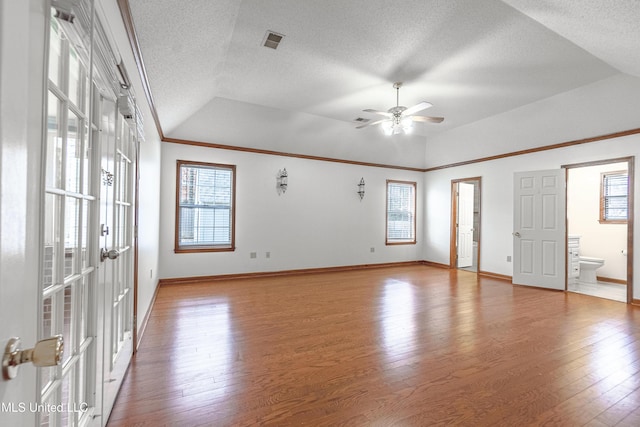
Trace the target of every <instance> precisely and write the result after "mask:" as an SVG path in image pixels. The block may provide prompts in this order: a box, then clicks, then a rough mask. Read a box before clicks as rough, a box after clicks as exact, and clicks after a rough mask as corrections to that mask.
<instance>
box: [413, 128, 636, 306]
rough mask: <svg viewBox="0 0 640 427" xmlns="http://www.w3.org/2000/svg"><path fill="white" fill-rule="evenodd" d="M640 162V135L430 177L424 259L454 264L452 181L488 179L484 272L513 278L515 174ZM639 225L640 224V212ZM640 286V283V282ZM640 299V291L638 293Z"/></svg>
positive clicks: (484, 203)
mask: <svg viewBox="0 0 640 427" xmlns="http://www.w3.org/2000/svg"><path fill="white" fill-rule="evenodd" d="M627 156H636V157H638V156H640V135H631V136H626V137H621V138H616V139H611V140H605V141H600V142H594V143H589V144H582V145H578V146H573V147H567V148H561V149H557V150H551V151H542V152H538V153H531V154H527V155H522V156H516V157H507V158H503V159H498V160H492V161H488V162H482V163H475V164H470V165H465V166H459V167H454V168H448V169H441V170H436V171H432V172H427V173H426V178H425V191H426V204H427V215H426V218H425V247H424V249H425V252H424V259H426V260H429V261H433V262H438V263H443V264H448V263H449V233H450V213H449V211H450V209H449V206H451V194H450V188H451V180H452V179H459V178H466V177H473V176H481V177H482V213H481V237H480V240H481V244H480V251H481V260H480V270H482V271H488V272H492V273H498V274H503V275H507V276H511V275H512V274H513V268H512V264H511V263H509V262H507V256H510V255H512V253H513V237H512V235H511V233H512V232H513V174H514V172H516V171H527V170H545V169H557V168H560V167H561V166H562V165H565V164H567V165H568V164H575V163H581V162H589V161H596V160H604V159H613V158H618V157H627ZM638 175H639V174H637V173H636V176H635V200H640V199H639V197H640V178H639V176H638ZM634 221H635V223H636V224H640V208H638V207H636V210H635V217H634ZM639 242H640V237H638V236H636V237H635V244H634V267H635V268H634V270H635V271H640V270H639V268H640V243H639ZM635 280H636V282H638V281H640V278H636V279H635ZM634 298H636V299H637V298H640V286H639V285H636V286H635V287H634Z"/></svg>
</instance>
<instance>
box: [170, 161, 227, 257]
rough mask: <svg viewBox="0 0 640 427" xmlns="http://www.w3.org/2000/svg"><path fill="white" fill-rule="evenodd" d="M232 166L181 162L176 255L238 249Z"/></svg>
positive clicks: (179, 163) (177, 203)
mask: <svg viewBox="0 0 640 427" xmlns="http://www.w3.org/2000/svg"><path fill="white" fill-rule="evenodd" d="M235 172H236V167H235V166H232V165H218V164H213V163H201V162H188V161H184V160H178V167H177V184H176V191H177V194H176V247H175V252H196V251H208V252H213V251H233V250H234V249H235V241H234V240H235V239H234V236H235V233H234V222H235V216H234V204H235V203H234V202H235V175H236V174H235Z"/></svg>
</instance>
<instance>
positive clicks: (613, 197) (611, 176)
mask: <svg viewBox="0 0 640 427" xmlns="http://www.w3.org/2000/svg"><path fill="white" fill-rule="evenodd" d="M601 177H602V180H601V182H602V185H601V187H600V222H601V223H612V224H615V223H626V222H627V216H628V195H627V194H628V191H629V190H628V189H629V175H628V174H627V171H618V172H605V173H603V174H601Z"/></svg>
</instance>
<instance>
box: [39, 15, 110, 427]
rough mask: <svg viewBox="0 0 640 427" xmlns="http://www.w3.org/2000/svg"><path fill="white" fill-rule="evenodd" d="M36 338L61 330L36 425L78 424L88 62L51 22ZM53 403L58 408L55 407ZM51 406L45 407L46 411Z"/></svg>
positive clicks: (83, 409)
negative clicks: (60, 352) (60, 351)
mask: <svg viewBox="0 0 640 427" xmlns="http://www.w3.org/2000/svg"><path fill="white" fill-rule="evenodd" d="M48 76H49V79H48V96H47V116H46V117H47V123H46V129H47V133H46V147H45V152H46V156H45V158H46V161H45V168H44V169H45V170H44V173H45V195H44V199H45V200H44V228H43V236H42V242H43V249H42V251H43V252H42V254H43V255H42V259H43V265H42V274H41V277H42V280H43V283H42V299H41V301H42V303H41V306H40V319H41V321H40V337H41V338H47V337H49V336H53V335H58V334H60V335H62V337H63V339H64V356H63V360H62V363H61V364H60V365H59V366H55V367H50V368H42V369H40V371H39V384H40V392H41V396H40V400H41V403H42V404H43V406H42V408H43V409H45V410H43V411H39V417H40V424H41V425H51V426H65V425H80V424H84V423H87V422H89V420H90V419H91V418H92V417H93V414H94V413H95V406H96V405H95V403H96V402H95V400H94V398H93V388H94V384H93V374H92V372H93V371H94V369H95V357H96V347H95V346H96V339H97V338H99V337H98V336H96V334H95V318H94V313H95V297H96V274H97V270H96V267H97V266H96V249H97V244H98V242H97V239H96V238H95V233H93V230H94V229H95V224H96V222H95V216H96V214H97V196H96V185H95V183H96V182H95V175H96V171H95V156H94V154H93V153H94V147H93V143H94V141H92V138H91V137H90V126H91V124H90V120H89V110H90V101H89V99H90V95H89V93H90V90H91V89H90V87H91V86H90V83H89V82H90V77H89V67H88V66H87V64H86V63H85V62H83V61H82V60H81V58H80V55H79V54H78V52H77V50H76V48H75V47H74V46H73V45H72V44H71V43H69V41H68V39H67V37H66V36H65V34H64V32H63V30H62V29H61V27H60V26H59V24H58V23H57V21H56V20H52V21H51V26H50V47H49V68H48ZM58 408H62V410H61V411H58V410H57V409H58ZM49 409H52V411H48V410H49Z"/></svg>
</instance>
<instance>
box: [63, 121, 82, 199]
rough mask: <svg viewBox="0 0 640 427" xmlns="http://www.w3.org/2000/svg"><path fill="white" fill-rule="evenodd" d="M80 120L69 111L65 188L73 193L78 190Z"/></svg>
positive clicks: (80, 149)
mask: <svg viewBox="0 0 640 427" xmlns="http://www.w3.org/2000/svg"><path fill="white" fill-rule="evenodd" d="M80 123H81V120H80V118H78V116H76V115H75V114H74V113H73V112H72V111H69V116H68V121H67V152H66V154H67V159H66V166H67V167H66V177H65V180H66V190H67V191H71V192H73V193H78V192H79V191H80V160H81V157H82V141H81V140H80V138H79V137H80V135H81V132H80V130H81V129H80V127H79V126H80Z"/></svg>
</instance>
